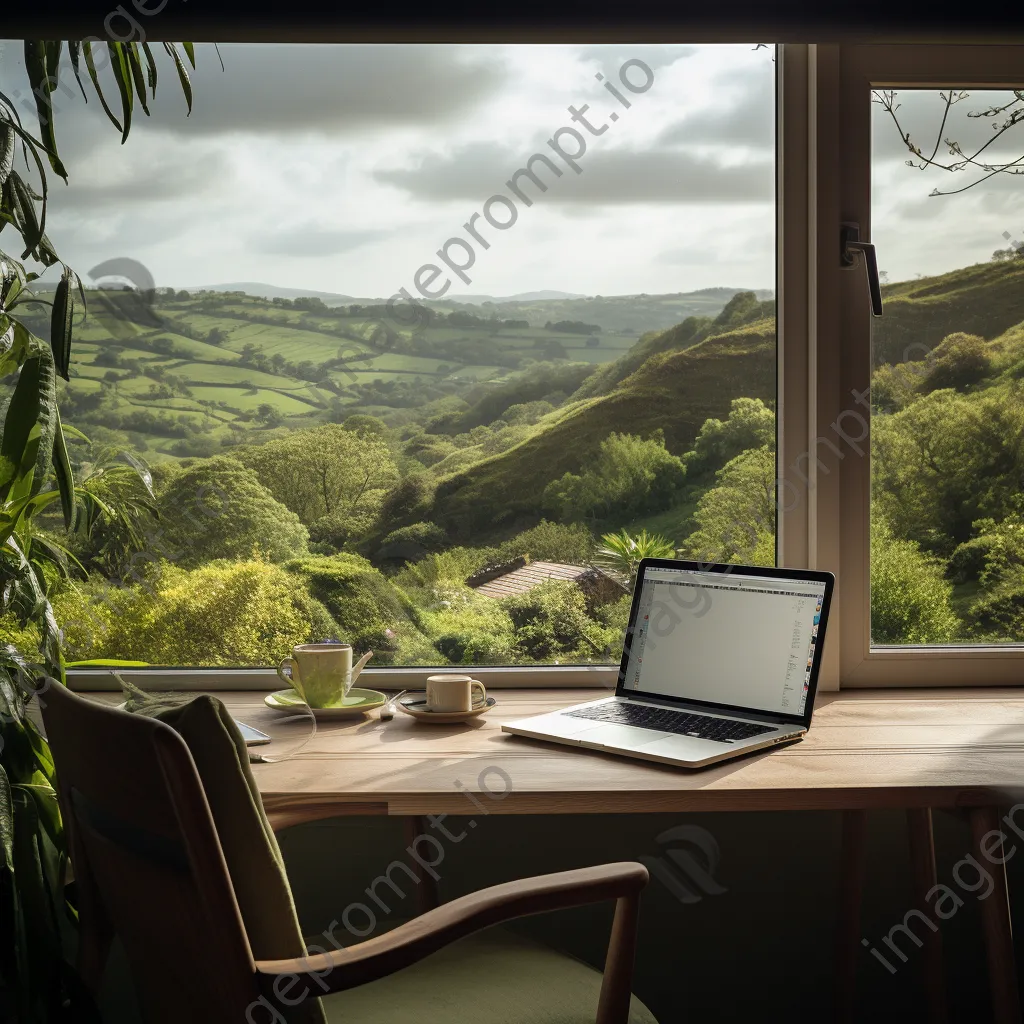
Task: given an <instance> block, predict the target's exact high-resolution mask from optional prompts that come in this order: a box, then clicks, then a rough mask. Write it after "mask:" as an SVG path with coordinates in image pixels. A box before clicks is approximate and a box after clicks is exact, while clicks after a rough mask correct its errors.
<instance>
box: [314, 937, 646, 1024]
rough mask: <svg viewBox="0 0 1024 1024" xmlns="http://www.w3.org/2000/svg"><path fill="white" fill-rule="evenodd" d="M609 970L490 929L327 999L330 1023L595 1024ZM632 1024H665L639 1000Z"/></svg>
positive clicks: (325, 1005) (631, 1015)
mask: <svg viewBox="0 0 1024 1024" xmlns="http://www.w3.org/2000/svg"><path fill="white" fill-rule="evenodd" d="M600 991H601V975H600V973H598V972H597V971H595V970H594V969H593V968H592V967H589V966H587V964H584V963H581V962H580V961H579V960H574V959H573V958H572V957H570V956H566V955H565V954H564V953H558V952H556V951H555V950H553V949H549V948H548V947H547V946H543V945H541V944H540V943H536V942H531V941H530V940H529V939H526V938H522V937H520V936H518V935H516V934H514V933H513V932H511V931H508V930H506V929H504V928H500V927H499V928H490V929H488V930H487V931H485V932H479V933H478V934H476V935H471V936H469V937H468V938H465V939H462V940H461V941H460V942H456V943H454V944H453V945H451V946H447V947H445V948H444V949H442V950H440V951H439V952H437V953H434V954H433V955H432V956H429V957H427V959H426V960H421V961H420V962H419V963H418V964H413V966H412V967H406V968H405V970H403V971H399V972H398V973H397V974H392V975H390V976H389V977H387V978H382V979H380V980H379V981H371V982H370V983H369V984H368V985H360V986H359V988H354V989H351V990H349V991H348V992H340V993H338V994H337V995H333V996H325V997H324V999H323V1004H324V1009H325V1010H326V1011H327V1019H328V1021H329V1022H330V1024H594V1019H595V1017H596V1015H597V999H598V994H599V992H600ZM629 1024H658V1022H657V1021H656V1020H655V1018H654V1015H653V1014H652V1013H651V1011H650V1010H648V1009H647V1007H646V1006H644V1005H643V1003H641V1002H640V1000H639V999H637V998H636V996H634V997H633V1005H632V1009H631V1011H630V1015H629Z"/></svg>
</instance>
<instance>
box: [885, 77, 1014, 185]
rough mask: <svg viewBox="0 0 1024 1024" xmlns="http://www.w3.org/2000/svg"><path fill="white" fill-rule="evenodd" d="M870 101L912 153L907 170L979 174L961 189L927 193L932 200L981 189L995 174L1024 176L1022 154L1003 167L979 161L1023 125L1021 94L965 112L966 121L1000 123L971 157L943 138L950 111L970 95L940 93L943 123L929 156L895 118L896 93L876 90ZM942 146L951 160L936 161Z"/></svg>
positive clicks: (896, 109) (958, 143)
mask: <svg viewBox="0 0 1024 1024" xmlns="http://www.w3.org/2000/svg"><path fill="white" fill-rule="evenodd" d="M872 97H873V102H875V103H877V104H879V105H880V106H881V107H882V108H883V110H885V112H886V113H887V114H888V115H889V117H890V118H891V119H892V123H893V125H894V126H895V128H896V131H897V132H899V136H900V139H901V140H902V142H903V144H904V145H905V146H906V147H907V150H908V151H909V152H911V153H913V155H914V158H915V159H912V160H908V161H907V166H908V167H914V168H916V169H917V170H919V171H924V170H927V169H928V168H929V167H933V168H935V169H937V170H940V171H946V172H948V173H950V174H960V173H963V172H964V171H966V170H967V169H968V168H970V169H972V170H974V171H977V172H979V177H977V178H975V179H974V180H973V181H971V182H970V183H969V184H967V185H964V186H962V187H961V188H954V189H939V188H935V189H932V191H931V193H930V194H931V195H932V196H950V195H958V194H959V193H961V192H966V191H968V189H972V188H974V187H975V186H976V185H980V184H981V183H982V182H983V181H988V179H989V178H992V177H994V176H995V175H997V174H1013V175H1017V174H1024V167H1022V166H1021V165H1022V164H1024V154H1021V156H1019V157H1017V159H1015V160H1008V161H1006V162H1005V163H999V162H989V161H986V160H982V159H979V158H980V157H981V155H982V154H983V153H984V152H985V151H986V150H987V149H988V148H989V147H990V146H992V145H993V144H994V143H995V142H997V141H998V140H999V139H1001V138H1002V137H1003V136H1004V135H1005V134H1006V133H1007V132H1009V131H1010V130H1011V129H1013V128H1015V127H1016V126H1017V125H1019V124H1024V90H1022V89H1014V90H1012V91H1011V97H1012V98H1010V99H1008V100H1007V102H1006V103H1002V104H997V105H995V106H990V107H988V109H986V110H971V111H968V112H967V117H969V118H996V119H1002V121H1001V123H1000V122H999V120H997V121H996V123H994V124H993V125H992V135H991V137H990V138H989V139H988V140H987V141H986V142H985V143H984V144H983V145H981V146H979V147H978V148H977V149H975V150H974V152H973V153H971V154H970V155H968V154H966V153H965V152H964V149H963V146H962V145H961V143H960V142H959V141H957V140H956V139H953V138H950V137H949V136H947V135H946V127H947V124H949V121H950V112H951V111H952V109H953V107H954V106H955V105H956V104H958V103H961V102H962V101H964V100H966V99H968V98H969V97H970V93H968V92H966V91H965V90H962V89H961V90H954V89H950V90H949V91H948V92H941V91H940V92H939V98H940V99H941V100H942V102H943V104H944V108H943V111H942V120H941V121H940V123H939V126H938V129H937V130H936V132H935V144H934V146H933V147H932V152H931V155H930V156H925V155H924V149H923V148H922V147H921V146H919V145H918V144H917V143H916V142H915V141H914V139H913V138H912V137H911V134H910V132H909V131H907V130H905V129H904V126H903V124H902V123H901V121H900V118H899V115H898V114H897V111H898V110H899V109H900V104H899V103H898V102H897V93H896V90H894V89H875V90H873V91H872ZM943 145H945V146H946V148H947V150H948V151H949V155H950V157H953V158H954V159H952V160H943V159H938V153H939V149H940V148H941V146H943Z"/></svg>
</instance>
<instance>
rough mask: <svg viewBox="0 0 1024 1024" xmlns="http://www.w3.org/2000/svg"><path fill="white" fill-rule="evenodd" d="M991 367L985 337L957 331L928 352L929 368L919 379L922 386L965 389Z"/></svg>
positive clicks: (925, 387)
mask: <svg viewBox="0 0 1024 1024" xmlns="http://www.w3.org/2000/svg"><path fill="white" fill-rule="evenodd" d="M991 370H992V360H991V357H990V356H989V354H988V350H987V346H986V344H985V339H984V338H979V337H978V336H977V335H976V334H964V333H962V332H957V333H956V334H950V335H948V336H947V337H946V338H944V339H943V340H942V343H941V344H940V345H938V346H937V347H936V348H935V350H934V351H933V352H932V367H931V369H930V370H929V371H928V375H927V376H926V377H925V379H924V381H923V382H922V389H923V390H924V391H938V390H939V389H940V388H955V389H956V390H957V391H965V390H967V388H969V387H970V386H971V385H972V384H977V383H978V381H980V380H983V379H984V378H985V377H987V376H988V375H989V373H990V372H991Z"/></svg>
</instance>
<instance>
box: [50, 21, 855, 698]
mask: <svg viewBox="0 0 1024 1024" xmlns="http://www.w3.org/2000/svg"><path fill="white" fill-rule="evenodd" d="M510 35H512V36H516V35H517V34H516V33H514V32H513V33H511V34H510ZM693 35H694V39H693V41H695V42H709V43H711V42H722V43H724V42H746V41H748V40H747V36H748V35H749V33H746V34H743V33H736V32H732V31H730V32H729V33H727V34H726V35H724V36H723V35H722V34H721V33H715V35H714V38H706V39H705V38H703V37H704V35H705V34H704V33H701V32H697V33H694V34H693ZM237 41H243V40H242V39H238V40H237ZM322 41H326V40H322ZM337 41H339V42H341V41H344V40H343V38H341V37H340V36H339V38H338V39H337ZM523 41H526V40H525V39H524V40H523ZM677 41H679V42H683V41H689V40H688V39H687V40H683V39H679V40H677ZM817 49H819V48H817V47H815V46H814V45H810V44H806V43H779V44H777V46H776V73H775V83H776V126H777V134H776V187H775V201H776V232H775V235H776V287H775V294H776V303H777V306H776V375H777V379H776V410H777V417H776V422H777V435H776V440H777V448H776V452H777V454H776V466H777V474H778V477H777V490H778V492H779V494H780V496H781V495H783V494H785V495H787V496H788V500H786V501H785V502H783V500H782V499H781V497H780V504H779V509H778V514H777V519H776V564H777V565H780V566H787V567H790V568H797V569H806V568H824V569H830V568H831V565H830V564H829V562H828V559H827V557H825V560H822V553H821V552H819V551H818V549H817V547H816V545H815V543H814V537H815V529H814V524H815V520H816V515H817V513H816V500H815V477H814V471H813V468H812V472H811V473H810V474H804V473H803V472H802V471H801V470H800V464H799V462H796V466H795V467H794V465H792V463H793V462H794V460H796V459H798V458H799V453H800V452H806V451H807V450H808V447H807V439H808V437H809V436H810V433H809V430H808V424H809V423H811V421H812V416H811V409H812V405H811V400H812V397H813V394H814V388H815V376H814V367H815V364H816V362H817V359H816V355H815V351H814V339H815V332H814V309H815V305H816V299H815V292H814V283H815V265H814V261H813V259H812V254H813V241H814V238H813V235H814V229H815V222H816V216H817V211H816V209H815V205H814V196H815V186H814V178H813V174H812V169H813V166H814V121H813V116H812V115H813V110H814V104H815V87H814V82H815V77H816V75H817V62H816V58H815V51H816V50H817ZM808 477H809V479H808ZM837 646H838V645H837V644H835V643H834V642H833V643H832V644H830V645H829V646H828V647H826V649H825V651H824V654H823V659H822V665H821V674H820V677H819V682H818V689H819V690H835V689H837V688H838V673H837V671H836V665H837V663H838V658H837ZM618 668H619V666H618V664H617V663H616V664H614V665H537V666H522V665H520V666H474V667H473V674H474V676H475V677H477V678H479V679H480V680H481V681H482V682H483V683H484V684H485V685H486V686H487V687H488V688H489V689H503V688H522V687H530V688H546V689H547V688H550V689H563V688H564V689H576V688H579V689H607V690H608V691H612V690H614V688H615V685H616V681H617V678H618ZM450 670H451V666H433V667H420V666H409V667H387V668H374V667H372V666H367V668H366V669H365V670H364V672H363V674H362V676H361V678H362V679H364V680H365V681H366V682H367V683H368V684H369V685H371V686H375V687H383V688H384V689H412V688H423V687H424V686H425V685H426V684H425V680H426V677H427V676H428V675H429V674H431V673H432V672H437V671H450ZM115 673H116V674H117V675H120V676H121V677H122V678H124V679H126V680H128V681H130V682H133V683H135V684H136V685H140V686H143V687H152V688H154V689H159V690H183V691H202V690H211V689H217V690H230V691H240V690H250V691H272V690H276V689H279V688H280V687H281V685H282V682H281V679H280V677H279V676H278V675H277V672H276V669H274V668H228V667H194V668H193V667H175V668H152V669H149V668H125V669H116V668H103V667H83V668H69V669H68V670H67V680H68V683H69V685H70V686H72V688H73V689H76V690H82V691H102V690H117V689H119V686H118V683H117V680H116V678H115Z"/></svg>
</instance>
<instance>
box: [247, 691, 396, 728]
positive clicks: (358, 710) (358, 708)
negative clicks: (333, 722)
mask: <svg viewBox="0 0 1024 1024" xmlns="http://www.w3.org/2000/svg"><path fill="white" fill-rule="evenodd" d="M387 702H388V699H387V697H385V696H384V694H383V693H381V692H380V691H378V690H362V689H360V688H359V687H358V686H353V687H352V689H351V690H349V691H348V696H346V697H344V698H342V702H341V703H340V704H335V705H333V706H331V707H329V708H310V707H309V706H308V705H307V704H306V702H305V701H304V700H303V699H302V698H301V697H300V696H299V695H298V693H296V691H295V690H291V689H289V690H278V691H277V692H276V693H269V694H267V696H266V697H264V698H263V703H264V704H266V705H267V707H268V708H273V709H274V710H275V711H296V710H299V709H302V710H311V711H312V712H313V717H314V718H315V719H317V721H319V720H321V719H330V718H358V717H359V716H360V715H365V714H366V712H367V711H372V710H373V709H374V708H379V707H381V706H382V705H384V704H386V703H387Z"/></svg>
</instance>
